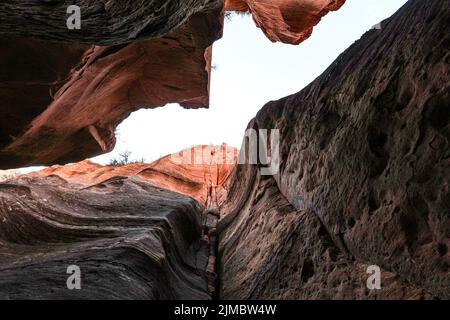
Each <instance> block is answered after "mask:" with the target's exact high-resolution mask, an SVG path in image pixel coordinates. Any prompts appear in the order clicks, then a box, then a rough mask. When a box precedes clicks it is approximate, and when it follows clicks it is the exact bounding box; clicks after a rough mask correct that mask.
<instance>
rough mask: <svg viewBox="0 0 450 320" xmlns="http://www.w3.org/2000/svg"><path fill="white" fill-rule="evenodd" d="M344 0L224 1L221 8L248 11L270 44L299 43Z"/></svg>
mask: <svg viewBox="0 0 450 320" xmlns="http://www.w3.org/2000/svg"><path fill="white" fill-rule="evenodd" d="M344 2H345V0H315V1H311V0H225V9H226V10H231V11H238V12H250V13H251V14H252V16H253V20H254V21H255V23H256V25H257V26H258V27H259V28H261V29H262V31H263V32H264V34H265V35H266V36H267V37H268V38H269V39H270V40H272V41H273V42H277V41H279V42H284V43H288V44H299V43H300V42H302V41H304V40H306V39H307V38H309V37H310V36H311V34H312V31H313V28H314V26H316V25H317V24H318V23H319V21H320V19H321V18H322V17H323V16H325V15H326V14H327V13H328V12H330V11H334V10H338V9H339V8H340V7H341V6H342V5H343V4H344Z"/></svg>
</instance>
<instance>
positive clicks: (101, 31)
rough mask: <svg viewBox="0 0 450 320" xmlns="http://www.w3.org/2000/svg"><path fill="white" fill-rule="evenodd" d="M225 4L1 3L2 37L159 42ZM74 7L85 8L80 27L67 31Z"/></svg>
mask: <svg viewBox="0 0 450 320" xmlns="http://www.w3.org/2000/svg"><path fill="white" fill-rule="evenodd" d="M222 4H223V2H222V1H221V0H183V1H179V0H108V1H106V0H101V1H98V0H75V1H66V0H9V1H3V2H2V3H0V21H1V23H0V35H2V38H3V37H4V36H14V37H23V36H25V37H33V38H34V39H43V40H58V41H65V42H77V43H84V44H95V45H104V46H111V45H117V44H123V43H128V42H131V41H134V40H137V39H144V38H158V37H161V36H165V35H167V34H168V33H170V32H172V31H174V30H176V29H177V28H178V27H180V26H182V25H183V24H184V23H185V22H186V21H187V20H189V18H190V17H192V16H194V15H195V14H198V13H202V12H205V11H208V10H211V9H215V8H217V7H218V6H222ZM70 5H77V6H79V7H80V9H81V29H80V30H68V28H67V18H68V17H69V16H70V14H67V15H66V14H65V13H66V12H67V8H68V6H70ZM31 17H32V19H31Z"/></svg>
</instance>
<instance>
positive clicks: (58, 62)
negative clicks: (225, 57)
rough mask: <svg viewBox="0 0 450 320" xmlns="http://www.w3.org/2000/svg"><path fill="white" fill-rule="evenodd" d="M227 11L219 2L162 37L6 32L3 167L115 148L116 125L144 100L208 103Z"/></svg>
mask: <svg viewBox="0 0 450 320" xmlns="http://www.w3.org/2000/svg"><path fill="white" fill-rule="evenodd" d="M221 14H222V6H217V7H216V8H215V9H214V10H209V11H207V12H204V13H199V14H197V15H195V16H193V17H192V18H191V19H190V20H188V21H187V22H186V23H185V24H184V25H183V26H182V27H181V28H180V29H178V30H176V31H174V32H172V33H170V34H168V35H167V36H165V37H163V38H157V39H152V40H145V41H139V42H134V43H132V44H129V45H120V46H115V47H86V46H80V45H63V44H50V43H44V42H41V41H37V40H31V39H23V38H22V39H2V40H1V47H0V57H1V58H2V59H1V60H0V69H1V70H2V73H1V75H0V77H1V79H2V80H3V81H2V82H1V83H0V98H2V102H3V107H2V108H1V109H0V110H1V111H0V114H1V115H2V117H1V119H0V125H1V129H0V133H1V138H0V168H11V167H21V166H28V165H40V164H54V163H67V162H75V161H79V160H82V159H85V158H88V157H91V156H94V155H97V154H100V153H103V152H107V151H110V150H112V148H113V147H114V145H115V135H114V130H115V128H116V126H117V125H118V124H119V123H120V122H121V121H122V120H124V119H125V118H126V117H127V116H128V115H129V114H130V113H131V112H132V111H135V110H137V109H139V108H142V107H146V108H156V107H160V106H164V105H165V104H167V103H171V102H177V103H180V104H181V105H182V106H184V107H187V108H200V107H208V105H209V72H210V69H211V49H210V46H211V45H212V43H213V42H214V41H215V40H216V39H218V38H219V37H220V36H221V32H222V20H221V18H220V17H221ZM187 79H189V80H187Z"/></svg>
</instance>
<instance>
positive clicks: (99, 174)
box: [27, 144, 238, 207]
mask: <svg viewBox="0 0 450 320" xmlns="http://www.w3.org/2000/svg"><path fill="white" fill-rule="evenodd" d="M237 155H238V150H237V149H235V148H232V147H229V146H227V145H225V144H223V145H221V146H207V145H202V146H196V147H193V148H190V149H186V150H183V151H180V152H179V153H176V154H173V155H168V156H166V157H163V158H161V159H159V160H157V161H155V162H153V163H151V164H147V163H134V164H129V165H123V166H102V165H100V164H96V163H93V162H91V161H89V160H86V161H83V162H79V163H75V164H70V165H65V166H53V167H49V168H46V169H44V170H41V171H37V172H33V173H30V174H28V175H27V176H30V177H48V176H58V177H60V178H63V179H64V180H67V181H68V182H70V183H71V184H72V186H75V185H79V187H80V188H83V187H85V186H89V185H95V184H98V183H101V182H102V181H105V180H108V179H111V178H114V177H133V176H137V177H140V178H142V179H144V180H146V181H148V182H150V183H152V184H153V185H155V186H157V187H160V188H164V189H168V190H171V191H174V192H178V193H181V194H184V195H187V196H190V197H193V198H194V199H196V200H197V201H198V202H200V203H201V204H202V205H204V206H206V207H217V205H218V202H219V199H223V198H224V197H226V190H225V189H224V188H223V184H224V183H225V181H227V179H228V177H229V175H230V174H231V172H232V171H233V169H234V167H235V164H236V159H237Z"/></svg>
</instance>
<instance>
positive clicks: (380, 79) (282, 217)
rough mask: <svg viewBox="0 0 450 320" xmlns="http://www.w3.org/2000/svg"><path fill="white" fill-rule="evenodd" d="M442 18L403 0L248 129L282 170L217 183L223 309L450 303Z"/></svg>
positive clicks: (442, 6)
mask: <svg viewBox="0 0 450 320" xmlns="http://www.w3.org/2000/svg"><path fill="white" fill-rule="evenodd" d="M449 16H450V4H449V2H447V1H439V0H430V1H420V0H412V1H409V2H408V3H407V4H406V5H405V6H404V7H403V8H402V9H401V10H399V12H397V13H396V14H395V15H394V16H393V17H392V18H390V19H388V20H386V21H384V22H382V24H381V29H380V30H378V29H374V30H371V31H369V32H367V33H366V34H365V35H364V36H363V37H362V38H361V40H359V41H358V42H356V43H355V44H354V45H353V46H351V47H350V48H349V49H348V50H347V51H346V52H344V53H343V54H342V55H341V56H340V57H339V58H338V59H337V60H336V61H335V62H334V63H333V64H332V65H331V66H330V67H329V68H328V70H326V71H325V73H324V74H322V76H320V77H319V78H318V79H317V80H315V81H314V82H313V83H311V84H310V85H309V86H308V87H306V88H305V89H304V90H302V91H301V92H299V93H297V94H295V95H292V96H289V97H286V98H284V99H281V100H279V101H274V102H270V103H268V104H267V105H266V106H265V107H264V108H263V109H262V110H261V111H260V112H259V113H258V115H257V116H256V118H255V119H254V120H253V121H252V122H251V123H250V125H249V128H255V129H279V130H280V135H281V137H280V141H281V142H280V144H281V145H280V153H281V156H280V158H281V164H280V173H279V174H277V175H275V176H273V177H263V176H261V174H260V171H259V170H260V168H259V167H258V166H255V165H245V166H243V165H240V166H237V168H236V170H235V172H234V173H233V174H232V176H231V178H230V181H229V182H228V183H227V184H226V185H225V186H226V188H227V189H228V198H227V199H226V200H225V201H224V202H223V204H222V205H221V208H220V209H221V212H222V216H223V217H222V220H221V222H220V223H219V227H218V231H219V237H220V242H219V243H220V248H219V257H218V259H219V268H220V272H219V274H220V297H221V298H223V299H341V298H343V299H355V298H356V299H375V298H376V299H379V298H381V299H403V298H404V299H419V298H425V299H428V298H439V299H449V298H450V271H449V264H450V254H449V252H448V248H449V246H450V238H449V236H450V220H449V219H450V191H449V180H450V179H449V178H450V166H449V164H450V153H449V144H450V112H449V110H450V109H449V104H450V91H449V82H448V76H449V63H450V56H449V52H450V50H449V49H450V36H449V34H448V32H447V29H448V18H449ZM269 145H270V144H269ZM249 243H251V244H252V245H249ZM370 265H378V266H379V267H380V268H381V269H382V270H383V276H382V289H381V290H374V291H371V290H368V289H367V287H366V280H367V278H368V277H369V274H366V271H367V267H368V266H370Z"/></svg>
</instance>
